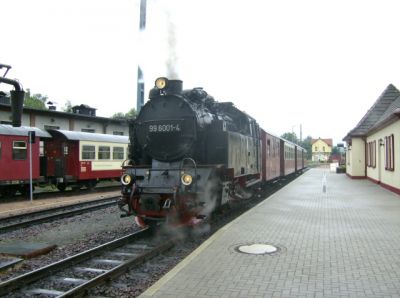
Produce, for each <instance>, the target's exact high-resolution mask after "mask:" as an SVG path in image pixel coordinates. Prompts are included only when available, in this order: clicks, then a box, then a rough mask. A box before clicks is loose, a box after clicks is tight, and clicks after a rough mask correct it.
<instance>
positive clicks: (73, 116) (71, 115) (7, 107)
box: [0, 103, 128, 125]
mask: <svg viewBox="0 0 400 298" xmlns="http://www.w3.org/2000/svg"><path fill="white" fill-rule="evenodd" d="M0 110H7V111H11V106H10V105H9V104H2V103H0ZM23 112H28V113H35V114H38V115H47V116H50V117H65V118H67V119H80V120H89V121H97V122H101V123H114V124H119V125H121V124H127V123H128V121H127V120H125V119H113V118H106V117H99V116H89V115H83V114H75V113H68V112H61V111H52V110H40V109H35V108H27V107H24V108H23Z"/></svg>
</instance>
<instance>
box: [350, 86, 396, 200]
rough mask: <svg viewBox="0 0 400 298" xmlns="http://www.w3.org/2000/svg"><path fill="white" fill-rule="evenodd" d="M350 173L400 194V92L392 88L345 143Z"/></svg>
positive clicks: (369, 111) (351, 175)
mask: <svg viewBox="0 0 400 298" xmlns="http://www.w3.org/2000/svg"><path fill="white" fill-rule="evenodd" d="M343 140H344V141H346V142H347V148H348V150H347V152H346V163H347V164H346V173H347V175H348V176H349V177H351V178H358V179H360V178H367V179H369V180H371V181H373V182H375V183H378V184H380V185H381V186H383V187H385V188H387V189H389V190H391V191H394V192H396V193H400V91H399V90H398V89H397V88H396V87H395V86H393V85H392V84H390V85H389V86H388V87H387V88H386V89H385V90H384V91H383V93H382V94H381V95H380V96H379V98H378V99H377V100H376V102H375V103H374V104H373V105H372V107H371V108H370V109H369V110H368V112H367V113H366V114H365V115H364V117H363V118H362V119H361V120H360V122H359V123H358V124H357V126H356V127H355V128H353V129H352V130H351V131H350V132H349V133H348V134H347V135H346V137H345V138H344V139H343Z"/></svg>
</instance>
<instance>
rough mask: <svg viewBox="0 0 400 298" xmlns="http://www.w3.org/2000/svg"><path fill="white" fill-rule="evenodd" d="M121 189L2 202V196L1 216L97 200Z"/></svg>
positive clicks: (114, 194) (118, 192) (110, 195)
mask: <svg viewBox="0 0 400 298" xmlns="http://www.w3.org/2000/svg"><path fill="white" fill-rule="evenodd" d="M120 194H121V191H120V190H114V191H107V192H103V193H101V194H100V193H96V192H93V193H84V194H81V193H76V194H71V193H67V194H66V195H65V196H56V197H54V198H44V199H34V200H33V201H32V202H31V201H30V200H29V199H26V200H21V199H18V200H17V199H16V200H15V201H10V202H2V201H1V198H0V218H3V217H7V216H11V215H17V214H24V213H29V212H33V211H38V210H44V209H50V208H54V207H58V206H67V205H72V204H76V203H80V202H85V201H90V200H96V199H98V198H99V197H112V196H117V195H120Z"/></svg>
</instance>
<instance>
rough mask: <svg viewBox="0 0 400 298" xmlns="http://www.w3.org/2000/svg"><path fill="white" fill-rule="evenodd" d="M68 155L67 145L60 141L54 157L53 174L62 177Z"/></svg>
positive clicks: (64, 172)
mask: <svg viewBox="0 0 400 298" xmlns="http://www.w3.org/2000/svg"><path fill="white" fill-rule="evenodd" d="M67 156H68V145H67V143H64V142H62V143H61V148H60V154H59V156H58V157H57V158H56V159H55V176H56V177H64V176H65V174H66V165H67V162H66V157H67Z"/></svg>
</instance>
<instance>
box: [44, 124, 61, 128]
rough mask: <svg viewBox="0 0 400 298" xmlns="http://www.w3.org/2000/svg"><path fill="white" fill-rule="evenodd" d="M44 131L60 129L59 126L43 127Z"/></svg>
mask: <svg viewBox="0 0 400 298" xmlns="http://www.w3.org/2000/svg"><path fill="white" fill-rule="evenodd" d="M44 129H60V127H59V126H54V125H45V126H44Z"/></svg>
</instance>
